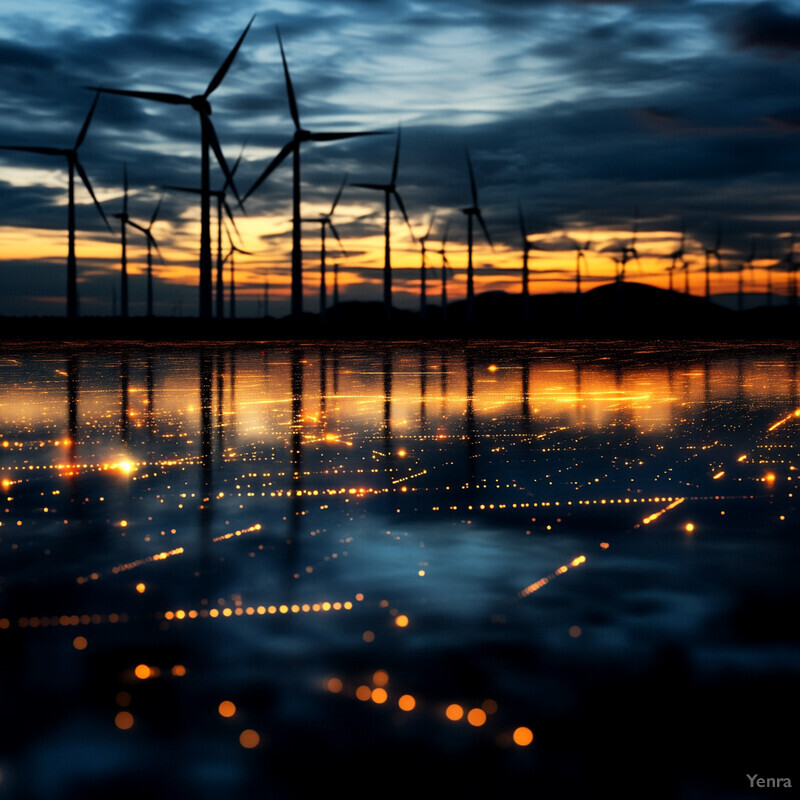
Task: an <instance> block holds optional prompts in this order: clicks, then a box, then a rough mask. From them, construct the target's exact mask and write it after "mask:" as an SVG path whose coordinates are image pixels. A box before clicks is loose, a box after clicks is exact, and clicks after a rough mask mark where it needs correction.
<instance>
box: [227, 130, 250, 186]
mask: <svg viewBox="0 0 800 800" xmlns="http://www.w3.org/2000/svg"><path fill="white" fill-rule="evenodd" d="M246 145H247V142H246V141H245V142H244V144H243V145H242V149H241V150H240V151H239V155H238V157H237V158H236V161H234V163H233V168H232V169H231V177H232V176H234V175H235V174H236V170H237V169H239V164H241V163H242V156H243V155H244V148H245V146H246ZM227 188H228V181H227V180H226V181H225V185H224V186H223V187H222V191H223V192H224V191H225V190H226V189H227Z"/></svg>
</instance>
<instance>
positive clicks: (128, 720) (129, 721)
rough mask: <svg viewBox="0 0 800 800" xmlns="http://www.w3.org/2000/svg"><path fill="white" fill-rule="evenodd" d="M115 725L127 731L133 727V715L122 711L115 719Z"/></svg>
mask: <svg viewBox="0 0 800 800" xmlns="http://www.w3.org/2000/svg"><path fill="white" fill-rule="evenodd" d="M114 724H115V725H116V726H117V727H118V728H119V729H120V730H121V731H127V730H130V729H131V728H132V727H133V714H131V713H130V711H120V712H118V713H117V715H116V716H115V717H114Z"/></svg>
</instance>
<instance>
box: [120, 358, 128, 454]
mask: <svg viewBox="0 0 800 800" xmlns="http://www.w3.org/2000/svg"><path fill="white" fill-rule="evenodd" d="M129 370H130V363H129V359H128V354H127V353H123V354H122V357H121V359H120V366H119V392H120V415H119V431H120V439H121V440H122V443H123V444H128V439H129V428H128V415H129V392H130V386H129V384H130V374H129Z"/></svg>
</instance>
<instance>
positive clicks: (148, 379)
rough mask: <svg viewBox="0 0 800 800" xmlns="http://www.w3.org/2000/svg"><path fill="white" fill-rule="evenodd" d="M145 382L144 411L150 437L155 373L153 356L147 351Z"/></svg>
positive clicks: (153, 406)
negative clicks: (145, 408) (145, 398)
mask: <svg viewBox="0 0 800 800" xmlns="http://www.w3.org/2000/svg"><path fill="white" fill-rule="evenodd" d="M145 383H146V390H147V411H145V423H146V425H147V430H148V432H149V434H150V437H151V438H152V435H153V433H154V432H155V430H154V420H155V374H154V371H153V356H152V355H150V354H149V353H148V355H147V357H146V358H145Z"/></svg>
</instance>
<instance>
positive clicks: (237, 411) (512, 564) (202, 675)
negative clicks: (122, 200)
mask: <svg viewBox="0 0 800 800" xmlns="http://www.w3.org/2000/svg"><path fill="white" fill-rule="evenodd" d="M797 365H798V348H797V346H796V345H794V344H785V345H763V346H758V345H751V346H747V347H744V346H731V345H715V344H703V345H695V346H687V345H686V344H685V343H682V344H679V345H670V344H647V345H641V346H635V345H623V344H621V343H611V344H604V345H597V346H587V345H585V344H581V345H570V344H559V345H545V344H541V343H530V344H525V345H503V344H498V343H491V344H486V345H476V346H464V345H462V344H451V345H448V344H435V345H419V344H402V343H399V344H394V345H384V344H380V343H364V344H352V345H347V346H341V347H336V346H331V345H327V344H326V345H314V344H305V345H294V346H292V345H288V346H276V345H247V346H233V345H231V346H220V345H200V344H198V345H196V346H189V347H185V346H184V347H181V348H180V349H178V348H174V347H169V346H130V345H120V346H118V347H113V346H112V347H107V348H98V347H96V346H89V345H85V346H79V345H78V346H64V347H35V346H29V347H19V348H6V350H5V351H4V352H3V353H2V355H1V356H0V420H1V421H2V422H1V430H0V479H2V487H3V495H2V496H3V499H4V503H3V506H2V509H1V510H0V513H1V514H2V525H1V526H0V553H2V560H1V561H0V564H1V565H2V566H1V567H0V647H1V648H2V649H1V650H0V653H2V657H1V658H0V678H1V679H2V681H1V682H0V699H1V701H2V708H3V718H4V719H3V726H2V733H1V734H0V795H1V796H7V797H31V798H72V797H89V796H97V797H108V796H113V794H114V793H115V792H117V793H118V792H119V791H120V787H125V789H126V791H127V790H130V791H135V790H142V791H146V792H148V793H149V794H150V796H152V797H162V796H163V797H171V798H172V797H176V796H178V797H183V796H186V797H199V798H205V797H209V798H211V797H214V798H218V797H241V796H245V795H246V794H247V793H252V794H254V795H255V796H259V797H261V796H264V797H270V798H273V797H275V798H283V797H287V798H291V797H307V796H310V792H311V791H312V788H313V787H315V786H317V785H318V784H319V782H320V781H321V780H324V781H325V782H326V783H327V785H328V786H329V787H333V786H350V787H355V786H358V787H361V788H359V790H358V791H357V792H355V793H356V796H366V795H367V794H369V795H370V796H373V795H375V794H379V793H385V792H386V791H388V789H387V787H391V788H394V789H397V788H398V787H404V788H408V789H409V790H413V791H417V792H420V791H423V792H424V791H425V787H426V786H427V787H429V788H430V782H431V780H434V781H435V782H436V783H437V786H439V787H440V788H441V789H442V790H445V791H448V792H456V793H459V794H461V795H462V796H468V797H472V796H487V795H488V796H496V794H498V793H499V792H501V791H506V790H509V789H512V788H513V789H515V790H519V789H523V790H524V791H526V792H529V793H531V794H532V795H533V794H536V793H538V794H539V795H540V796H548V797H549V796H552V797H572V796H587V797H588V796H593V795H594V794H595V793H600V792H601V790H602V789H603V787H605V789H606V790H607V791H614V787H618V786H619V781H620V780H621V779H622V778H621V776H622V775H624V776H627V777H626V778H625V780H627V781H629V782H631V783H634V782H637V781H638V782H639V785H646V786H647V787H648V788H647V791H646V795H647V796H649V797H658V796H664V797H676V796H683V797H731V796H737V793H741V794H742V796H745V794H747V796H752V792H750V793H747V792H745V790H746V789H748V787H749V782H748V781H747V780H746V778H745V774H744V773H745V772H749V773H751V774H752V773H754V772H756V771H758V772H759V773H760V774H762V775H774V776H781V775H790V774H791V766H792V764H793V763H794V757H793V754H792V748H791V744H792V743H791V742H790V741H786V740H785V739H784V738H783V737H782V736H781V734H780V730H779V728H780V725H779V723H780V721H781V719H783V718H790V717H791V715H792V714H794V713H795V712H796V710H797V709H796V701H795V700H794V697H795V696H796V691H795V688H794V687H795V686H796V681H797V678H798V673H800V659H798V655H799V654H800V648H798V642H799V641H800V637H799V636H798V626H797V622H796V620H795V614H794V609H796V608H797V601H798V599H799V598H798V595H799V594H800V591H798V588H797V582H796V577H795V576H796V574H797V568H798V566H799V564H798V562H799V561H800V559H798V547H797V541H796V536H797V520H798V503H797V497H796V482H797V476H798V473H797V467H798V464H800V438H798V435H797V433H798V425H800V418H798V414H800V411H798V408H800V402H798V370H797ZM226 703H227V704H226ZM221 704H223V705H221ZM226 715H227V716H226ZM530 734H532V736H533V741H532V742H530V741H529V739H530ZM375 774H377V775H378V776H379V778H375V777H373V776H374V775H375ZM431 775H433V778H431V777H430V776H431ZM642 781H644V782H645V783H641V782H642ZM643 796H644V795H643Z"/></svg>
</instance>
